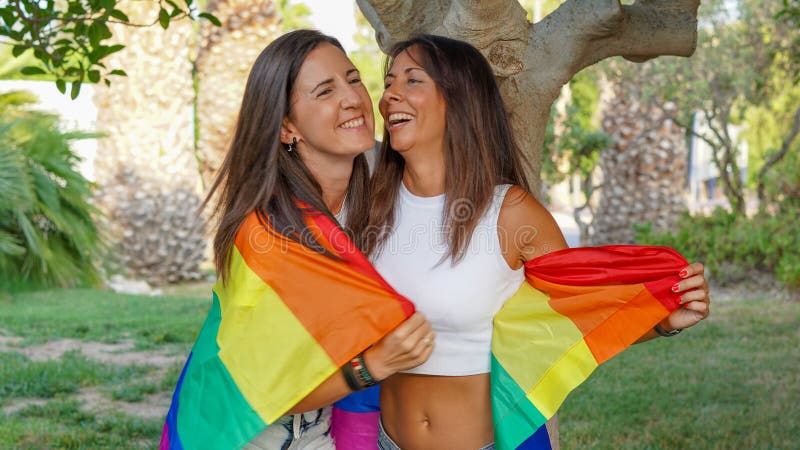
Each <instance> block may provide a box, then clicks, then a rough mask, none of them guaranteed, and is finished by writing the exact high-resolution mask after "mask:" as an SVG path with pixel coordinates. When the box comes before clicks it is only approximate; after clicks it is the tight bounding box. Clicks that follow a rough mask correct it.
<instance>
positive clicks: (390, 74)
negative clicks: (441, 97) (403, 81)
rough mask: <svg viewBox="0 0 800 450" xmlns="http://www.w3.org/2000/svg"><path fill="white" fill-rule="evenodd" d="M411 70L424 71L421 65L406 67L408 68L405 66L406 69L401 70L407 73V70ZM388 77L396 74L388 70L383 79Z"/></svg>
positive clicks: (393, 76)
mask: <svg viewBox="0 0 800 450" xmlns="http://www.w3.org/2000/svg"><path fill="white" fill-rule="evenodd" d="M412 70H420V71H422V72H425V69H423V68H422V67H408V68H406V70H404V71H403V73H408V72H411V71H412ZM389 77H392V78H397V76H396V75H395V74H393V73H392V72H389V73H387V74H386V76H385V77H383V79H384V80H385V79H387V78H389Z"/></svg>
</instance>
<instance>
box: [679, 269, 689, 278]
mask: <svg viewBox="0 0 800 450" xmlns="http://www.w3.org/2000/svg"><path fill="white" fill-rule="evenodd" d="M686 275H689V272H688V271H687V270H686V269H683V270H681V271H680V273H679V274H678V276H679V277H681V278H686Z"/></svg>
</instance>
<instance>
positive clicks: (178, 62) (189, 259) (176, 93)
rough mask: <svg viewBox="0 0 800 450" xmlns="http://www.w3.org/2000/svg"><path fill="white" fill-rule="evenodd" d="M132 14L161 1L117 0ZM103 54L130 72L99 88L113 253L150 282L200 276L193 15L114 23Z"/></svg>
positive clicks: (146, 12)
mask: <svg viewBox="0 0 800 450" xmlns="http://www.w3.org/2000/svg"><path fill="white" fill-rule="evenodd" d="M118 8H121V9H122V10H123V11H125V13H126V14H127V15H128V17H130V18H131V20H132V21H133V22H137V23H150V22H153V21H154V19H155V17H157V13H158V9H157V4H153V3H148V2H133V1H131V2H123V3H120V4H119V5H118ZM112 27H113V28H112V32H113V36H114V37H113V41H114V43H117V42H118V43H123V44H124V45H125V48H124V49H123V50H122V51H121V52H119V53H115V54H113V55H111V56H109V57H108V59H107V60H105V64H106V65H108V66H109V67H125V70H126V72H127V73H128V76H127V77H124V78H123V77H120V78H117V79H115V80H114V82H113V84H112V85H111V87H105V86H98V87H97V89H96V94H95V98H94V101H95V104H96V105H97V108H98V110H99V111H100V114H98V118H97V130H98V132H100V133H103V134H104V135H105V136H104V137H103V138H101V139H98V142H97V157H96V159H95V173H96V175H97V181H98V184H99V185H100V187H101V190H100V192H99V195H98V199H99V206H100V207H101V209H102V210H103V211H104V212H105V213H106V219H107V223H106V225H107V231H108V233H109V238H110V240H111V243H112V245H113V248H112V252H113V256H114V257H116V259H117V263H118V264H120V266H121V267H120V269H122V270H123V271H125V272H126V273H127V274H128V275H132V276H135V277H137V278H142V279H145V280H147V281H148V282H151V283H154V284H163V283H167V282H174V281H178V280H182V279H195V278H198V277H199V276H200V272H199V265H200V263H201V262H202V261H203V259H204V257H203V253H204V250H205V239H204V236H203V226H202V221H200V220H198V216H197V207H198V206H199V196H198V194H199V192H200V191H199V189H200V183H199V176H198V168H197V160H196V158H195V155H194V145H193V137H192V128H193V127H192V102H193V97H194V90H193V89H192V65H191V62H190V59H189V58H190V53H191V49H192V48H194V47H195V46H194V45H193V44H194V43H195V41H194V31H193V23H192V22H191V21H190V20H181V21H178V22H173V23H172V24H171V25H170V27H169V29H168V30H162V29H161V28H158V27H146V28H136V27H126V26H120V25H117V26H114V25H112Z"/></svg>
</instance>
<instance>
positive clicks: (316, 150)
mask: <svg viewBox="0 0 800 450" xmlns="http://www.w3.org/2000/svg"><path fill="white" fill-rule="evenodd" d="M373 122H374V119H373V110H372V104H371V101H370V98H369V96H368V94H367V91H366V89H365V87H364V85H363V84H362V83H361V79H360V76H359V72H358V70H357V69H356V68H355V67H354V66H353V64H352V63H351V62H350V60H349V59H348V58H347V56H346V55H345V53H344V50H343V49H342V46H341V45H340V44H339V42H338V41H337V40H336V39H334V38H332V37H329V36H326V35H323V34H321V33H319V32H317V31H312V30H300V31H295V32H291V33H287V34H285V35H283V36H282V37H280V38H278V39H276V40H275V41H273V42H272V43H271V44H269V46H267V47H266V49H265V50H264V51H263V52H262V53H261V54H260V55H259V57H258V59H257V60H256V61H255V63H254V65H253V67H252V69H251V72H250V76H249V78H248V81H247V85H246V88H245V92H244V97H243V100H242V106H241V110H240V113H239V117H238V121H237V123H236V129H235V133H234V136H233V139H232V143H231V145H230V148H229V150H228V153H227V155H226V157H225V160H224V162H223V164H222V166H221V168H220V171H219V175H218V177H217V179H216V181H215V183H214V184H213V186H212V187H211V190H210V192H209V194H208V197H207V198H206V203H208V202H209V201H211V199H215V200H216V201H217V203H216V207H215V208H214V213H215V215H216V218H217V221H218V228H217V231H216V234H215V237H214V261H215V264H216V269H217V273H218V276H219V278H220V281H219V282H218V283H217V285H216V286H215V288H214V305H213V306H212V311H211V312H210V313H209V317H208V318H207V319H206V324H205V325H204V327H203V330H201V332H200V337H198V342H197V343H196V344H195V348H194V349H193V353H192V355H190V358H189V361H187V364H186V367H185V368H184V373H183V374H182V375H181V379H180V381H179V383H178V388H177V389H176V394H175V396H173V405H172V407H171V408H170V413H169V414H168V416H167V424H166V426H165V429H164V434H163V437H162V448H190V447H198V448H231V447H235V448H240V447H241V446H243V445H244V446H245V448H251V449H259V448H263V449H286V448H292V449H296V448H309V449H321V448H333V442H332V439H331V437H330V435H329V429H330V407H329V406H328V405H330V404H331V403H333V402H334V401H336V400H338V399H339V398H341V397H344V396H345V395H347V394H349V393H350V392H352V391H353V390H358V389H360V388H361V387H362V386H361V384H363V383H365V382H368V383H370V384H371V383H375V382H377V381H380V380H382V379H384V378H386V377H388V376H389V375H391V374H393V373H395V372H397V371H399V370H404V369H409V368H411V367H414V366H416V365H418V364H420V363H421V362H423V361H425V359H427V357H428V355H429V354H430V351H431V350H430V346H429V345H426V343H427V342H430V340H431V339H432V338H433V335H432V333H431V332H430V326H429V324H428V323H427V321H426V320H425V319H424V318H423V317H422V315H420V314H414V315H412V316H411V317H410V318H408V319H407V320H405V321H404V322H402V323H400V324H399V326H397V327H396V328H395V329H394V330H393V331H389V332H388V334H380V333H379V334H376V336H378V337H380V336H384V337H383V338H382V339H380V340H378V341H377V342H376V343H375V344H374V345H371V346H370V347H369V348H368V349H366V350H364V351H362V352H361V353H360V354H358V355H357V356H356V357H355V358H353V360H352V361H351V362H352V363H353V364H355V366H354V367H355V368H356V369H358V371H357V372H355V371H354V369H353V367H351V366H350V363H346V364H344V365H343V366H341V367H342V370H339V371H336V372H335V373H333V375H330V376H328V377H327V379H325V380H324V381H322V382H321V384H319V385H317V387H316V388H315V389H314V390H313V391H311V392H308V391H307V390H304V389H307V385H309V383H310V382H308V381H297V382H294V380H291V379H289V380H286V379H285V378H286V377H288V376H289V374H290V372H289V371H288V369H287V366H289V365H292V366H293V367H300V368H302V367H304V365H306V366H307V364H308V363H307V362H304V360H305V359H306V358H311V357H312V356H313V355H309V354H308V353H309V352H310V351H312V350H314V348H316V347H315V345H316V343H315V342H314V341H313V340H311V341H309V342H311V344H310V345H311V346H306V347H298V349H299V350H298V351H297V352H295V353H289V354H285V355H282V356H281V357H280V358H282V359H276V358H278V355H274V354H273V355H270V354H266V355H265V354H257V353H258V352H259V351H260V349H259V346H260V347H263V346H264V344H265V343H264V342H254V343H252V344H248V345H249V347H246V349H247V352H244V353H249V351H250V350H252V354H243V352H242V350H241V349H242V347H241V345H242V344H241V343H242V340H243V338H240V336H241V335H243V334H244V333H242V332H241V331H240V330H241V329H244V327H249V328H248V330H255V331H256V332H257V333H259V336H266V337H267V338H268V339H277V340H281V339H287V338H286V336H284V335H281V334H280V333H278V332H271V330H263V328H264V327H268V326H269V325H266V324H265V321H264V320H265V319H269V315H270V314H272V312H273V311H278V312H280V311H282V310H281V309H276V308H284V309H285V307H284V305H283V304H279V302H280V301H281V299H285V298H286V297H287V296H288V295H290V294H291V292H288V291H289V290H290V289H289V288H292V289H294V286H293V285H291V283H293V280H292V279H290V280H289V281H288V283H290V284H287V281H285V278H286V275H285V272H286V271H287V270H288V269H287V268H286V266H288V265H290V263H292V261H299V263H297V264H295V266H296V267H297V268H295V269H294V270H295V272H294V273H293V274H292V276H294V277H296V278H295V279H297V278H298V277H301V276H302V275H303V274H302V273H299V274H298V272H302V271H303V268H304V267H309V270H311V269H312V267H311V264H313V263H314V261H311V260H310V259H308V258H306V257H305V256H303V255H304V254H307V255H317V256H316V258H317V259H316V260H315V261H316V263H317V264H326V266H324V269H325V270H327V273H326V275H325V276H328V277H329V278H331V279H332V280H333V281H331V282H330V283H329V285H332V286H336V285H337V284H336V283H337V282H338V281H339V280H340V279H341V277H342V276H341V275H339V274H338V273H337V271H343V270H344V269H343V268H342V267H343V266H342V265H341V264H340V265H339V266H337V265H336V264H337V263H338V262H340V260H341V258H339V257H338V256H337V255H336V254H334V252H333V250H332V249H331V247H330V246H329V245H328V244H329V243H326V242H327V241H324V240H322V239H321V238H320V235H319V233H317V232H316V231H315V229H314V228H310V227H309V223H310V222H309V220H310V219H309V218H310V217H313V216H319V215H324V216H325V217H327V218H328V219H330V220H333V221H334V222H333V223H350V224H352V223H355V222H357V221H358V220H363V219H360V218H363V217H365V216H366V210H367V208H368V203H367V194H366V189H367V187H368V186H367V183H368V168H367V161H366V159H365V156H364V155H363V152H364V151H365V150H366V149H369V148H371V147H372V146H373V145H374V123H373ZM265 238H266V239H268V242H267V243H274V242H283V243H284V244H283V245H285V246H286V248H288V249H291V248H295V249H297V248H299V249H300V250H301V251H299V252H296V254H299V255H300V256H298V257H295V259H294V260H292V261H290V259H289V258H290V257H293V256H292V254H290V253H286V252H284V253H285V254H281V253H280V252H281V251H282V250H285V249H280V248H274V247H268V246H265V245H263V244H264V242H263V240H264V239H265ZM287 243H288V244H287ZM245 252H248V253H247V255H245V257H244V264H240V263H239V261H242V260H243V259H242V257H241V255H243V254H244V253H245ZM319 255H323V256H325V258H320V257H319ZM267 257H270V258H272V259H267ZM248 258H249V259H248ZM276 261H277V263H276ZM284 261H285V262H286V264H285V265H284V264H283V262H284ZM307 261H311V262H310V263H309V262H307ZM320 261H321V263H320ZM234 264H238V265H235V266H234ZM244 265H247V266H249V268H248V267H243V266H244ZM240 274H245V275H244V276H240ZM252 274H256V275H258V276H259V277H260V279H259V278H256V277H255V275H252ZM248 277H249V278H248ZM281 277H283V278H281ZM275 280H277V281H275ZM281 283H283V284H281ZM256 284H257V286H258V289H255V288H253V286H255V285H256ZM295 284H296V283H295ZM301 287H302V286H301ZM248 289H250V290H249V291H248ZM287 292H288V293H287ZM251 293H254V294H252V295H251ZM311 294H313V295H315V296H319V297H324V296H326V295H330V293H329V292H313V291H312V292H311ZM376 295H378V294H376ZM253 297H258V298H253ZM295 297H297V296H296V295H295ZM301 297H302V296H301ZM296 300H297V299H296ZM304 300H305V299H303V298H300V299H299V301H298V302H296V303H295V304H294V305H295V307H299V308H313V306H312V305H313V304H315V303H313V302H312V301H311V300H312V299H311V298H308V303H306V304H307V305H310V306H304ZM314 300H315V299H314ZM269 302H273V303H274V305H277V306H271V305H268V304H267V305H265V303H269ZM318 304H319V303H318ZM297 305H299V306H297ZM270 308H272V309H270ZM344 309H347V308H344ZM260 311H266V313H260ZM301 312H302V311H301ZM304 313H305V314H306V315H310V316H311V317H312V318H313V321H314V322H313V323H323V325H324V324H325V323H329V322H332V321H335V320H337V319H339V318H335V317H314V316H315V313H314V311H308V312H304ZM258 314H262V315H260V316H259V315H258ZM323 315H324V314H322V313H320V314H317V315H316V316H323ZM286 317H287V318H289V319H292V320H294V316H292V315H286ZM359 318H360V316H359V317H356V319H359ZM339 320H342V319H339ZM284 322H285V321H284ZM284 325H285V323H275V324H274V326H277V327H282V326H284ZM305 326H306V327H307V326H308V325H307V324H305ZM297 329H300V330H302V328H297ZM334 331H336V330H334ZM302 332H303V333H304V332H305V331H302ZM270 333H271V334H270ZM381 333H383V332H381ZM231 336H233V337H231ZM331 336H333V337H331ZM336 336H337V335H336V334H335V333H334V334H330V333H329V335H327V336H323V338H327V339H329V340H330V341H333V345H336ZM371 342H374V341H370V343H371ZM292 344H293V342H292V341H291V340H288V341H286V342H285V343H284V342H279V343H278V344H276V345H278V347H283V348H287V347H291V345H292ZM342 345H345V343H342ZM358 348H362V349H363V347H358ZM262 352H263V351H262ZM326 358H327V356H322V359H323V363H325V364H330V362H329V361H328V360H327V359H326ZM256 359H257V361H255V362H254V360H256ZM273 360H274V361H273ZM220 361H222V362H220ZM326 361H327V362H326ZM254 364H255V365H254ZM243 365H244V366H248V367H249V366H253V367H261V368H266V369H265V370H267V371H272V373H264V371H258V370H256V371H252V370H251V371H250V372H246V371H244V370H240V368H241V366H243ZM324 367H327V366H324ZM324 367H323V368H324ZM237 370H238V371H239V372H236V373H234V372H235V371H237ZM308 370H316V369H311V368H309V369H308ZM282 371H286V372H285V373H286V375H285V376H284V375H282V374H283V372H282ZM293 373H295V374H296V373H297V372H293ZM315 373H325V372H322V371H321V370H317V372H315ZM242 374H244V375H242ZM315 376H316V375H315ZM267 379H273V380H277V382H278V383H280V386H282V388H281V389H283V390H284V391H291V395H287V396H285V397H281V398H280V399H278V400H275V398H276V397H275V396H274V395H273V394H274V392H272V391H274V390H275V389H272V388H271V387H270V388H268V389H266V390H264V389H263V387H262V386H259V383H266V381H265V380H267ZM309 380H312V381H313V380H320V378H319V377H318V376H317V378H313V377H312V378H309ZM320 381H321V380H320ZM303 383H305V384H303ZM300 384H303V385H300ZM243 386H247V387H246V388H245V387H243ZM312 386H313V384H312ZM223 389H225V390H226V391H225V392H226V393H225V394H224V395H220V394H219V391H220V390H223ZM248 389H249V391H248ZM262 391H266V392H262ZM248 392H250V393H248ZM253 392H255V393H256V394H252V393H253ZM262 394H263V395H262ZM214 396H218V398H219V400H218V401H217V400H214V399H216V398H217V397H214ZM270 396H272V397H270ZM212 397H213V398H214V399H212V400H209V399H211V398H212ZM285 398H302V399H301V400H300V401H299V402H297V403H296V404H294V406H291V407H290V409H289V410H288V411H285V410H284V409H280V410H278V411H277V414H282V413H283V414H287V413H288V415H286V416H284V417H281V418H279V419H278V420H275V421H273V420H272V418H271V417H272V416H270V415H269V414H271V413H265V412H264V411H273V412H274V410H276V409H278V408H284V407H283V406H281V405H283V404H284V403H281V402H285ZM273 405H274V406H273ZM287 407H289V405H287ZM203 409H206V410H203ZM234 410H236V411H242V414H241V415H238V416H235V415H234ZM238 417H244V418H246V419H247V420H248V421H249V422H248V423H247V424H245V423H243V422H244V420H243V419H237V418H238ZM267 425H268V426H267ZM182 426H183V428H181V427H182ZM265 426H266V428H264V427H265ZM262 429H263V431H260V430H262ZM259 431H260V432H259ZM255 434H258V435H257V436H255Z"/></svg>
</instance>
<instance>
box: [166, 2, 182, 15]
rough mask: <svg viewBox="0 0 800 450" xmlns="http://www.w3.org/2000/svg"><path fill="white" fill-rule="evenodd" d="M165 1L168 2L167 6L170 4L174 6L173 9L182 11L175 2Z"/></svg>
mask: <svg viewBox="0 0 800 450" xmlns="http://www.w3.org/2000/svg"><path fill="white" fill-rule="evenodd" d="M164 1H165V2H167V4H169V5H170V6H172V9H177V10H178V11H180V10H181V9H180V8H178V5H176V4H175V2H173V1H172V0H164ZM173 13H174V12H173Z"/></svg>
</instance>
